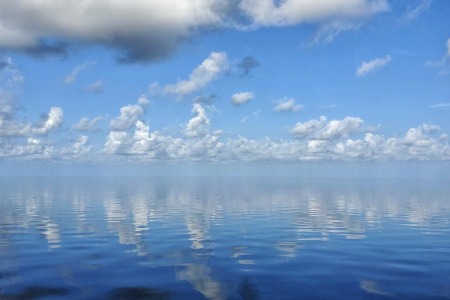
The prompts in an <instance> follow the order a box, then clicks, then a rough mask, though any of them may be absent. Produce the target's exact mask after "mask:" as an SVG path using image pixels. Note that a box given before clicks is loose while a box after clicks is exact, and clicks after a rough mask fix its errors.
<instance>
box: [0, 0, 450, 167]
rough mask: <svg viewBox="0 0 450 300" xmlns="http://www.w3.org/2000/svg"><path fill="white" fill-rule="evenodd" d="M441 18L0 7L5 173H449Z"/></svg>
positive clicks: (363, 2) (225, 9)
mask: <svg viewBox="0 0 450 300" xmlns="http://www.w3.org/2000/svg"><path fill="white" fill-rule="evenodd" d="M449 14H450V3H449V2H448V1H437V0H435V1H432V0H415V1H406V0H405V1H402V0H397V1H393V0H391V1H388V0H378V1H375V0H373V1H369V0H333V1H332V0H317V1H306V0H285V1H276V3H275V2H274V1H272V0H258V1H257V0H234V1H223V0H213V1H211V0H208V1H207V0H191V1H188V0H184V1H183V0H182V1H179V0H177V1H175V0H173V1H172V0H171V1H164V2H161V1H160V2H158V1H151V0H142V1H136V2H130V1H120V0H102V1H100V0H97V1H75V0H73V1H72V0H70V1H69V0H68V1H65V2H64V5H61V1H58V0H49V1H46V2H42V1H37V0H2V2H1V3H0V160H1V161H3V162H8V165H10V163H11V162H23V161H40V162H42V161H44V162H47V161H49V162H60V161H67V162H71V163H74V164H84V163H91V162H103V163H116V162H119V163H122V162H133V163H136V162H138V163H155V162H156V163H165V162H192V161H195V162H197V161H200V162H213V163H216V162H220V163H222V162H225V163H236V162H248V161H252V162H263V163H266V162H301V161H382V162H386V161H387V162H389V161H404V160H412V161H423V160H438V161H439V160H449V159H450V146H449V136H448V134H450V118H449V116H450V19H449V18H448V16H449Z"/></svg>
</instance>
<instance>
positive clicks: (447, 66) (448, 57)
mask: <svg viewBox="0 0 450 300" xmlns="http://www.w3.org/2000/svg"><path fill="white" fill-rule="evenodd" d="M425 65H426V66H427V67H433V68H440V72H439V74H440V75H447V74H449V73H450V38H449V39H448V40H447V52H446V53H445V54H444V56H442V58H441V59H439V60H436V61H428V62H427V63H426V64H425Z"/></svg>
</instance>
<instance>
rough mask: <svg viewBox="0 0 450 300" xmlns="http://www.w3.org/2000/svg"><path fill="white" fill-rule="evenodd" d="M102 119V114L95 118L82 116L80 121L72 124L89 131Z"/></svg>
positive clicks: (77, 128) (75, 127) (76, 127)
mask: <svg viewBox="0 0 450 300" xmlns="http://www.w3.org/2000/svg"><path fill="white" fill-rule="evenodd" d="M101 119H102V116H97V117H95V118H93V119H89V118H86V117H82V118H81V119H80V121H78V122H77V123H75V124H74V125H73V126H72V128H73V129H75V130H78V131H89V130H92V129H93V128H94V127H95V125H97V123H98V122H99V121H100V120H101Z"/></svg>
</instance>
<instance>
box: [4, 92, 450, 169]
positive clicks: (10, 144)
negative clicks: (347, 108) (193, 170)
mask: <svg viewBox="0 0 450 300" xmlns="http://www.w3.org/2000/svg"><path fill="white" fill-rule="evenodd" d="M147 104H148V100H147V99H146V98H145V97H141V98H139V99H138V101H137V103H136V104H130V105H127V106H124V107H122V108H121V109H120V114H119V115H118V116H117V117H116V118H114V119H112V120H111V122H110V131H109V132H108V133H107V135H106V137H105V139H106V142H105V143H104V144H103V146H96V145H94V144H90V143H89V137H88V136H87V135H79V136H78V137H77V139H76V140H74V141H73V143H72V144H71V145H70V146H65V147H57V146H56V145H54V144H52V143H51V142H50V141H48V140H47V139H46V138H45V137H42V135H43V134H44V133H48V132H49V131H51V130H56V129H57V128H58V127H59V126H61V123H62V115H63V112H62V110H61V109H59V108H52V109H51V110H50V112H49V113H48V114H47V116H46V118H45V120H43V121H42V122H41V123H40V125H39V126H34V127H33V126H32V125H28V124H18V123H15V122H13V123H12V124H16V125H15V126H16V127H17V129H16V131H17V135H18V136H17V137H15V138H11V137H9V138H6V139H5V138H4V137H5V136H4V135H3V138H1V139H0V158H6V159H7V158H14V159H24V160H30V159H48V160H77V161H79V160H82V161H92V162H95V161H103V160H107V161H121V160H128V161H129V160H132V161H141V162H158V161H159V162H161V161H177V162H189V161H202V162H243V161H244V162H245V161H266V162H270V161H272V162H277V161H278V162H286V161H290V162H295V161H311V160H313V161H314V160H344V161H353V160H356V161H367V160H368V161H373V160H376V161H377V160H378V161H389V160H400V161H402V160H450V146H449V137H448V135H447V134H445V133H440V132H439V131H440V128H439V126H436V125H431V124H422V125H419V126H417V127H414V128H410V129H408V130H407V132H406V133H405V134H404V135H403V136H400V137H386V136H384V135H382V134H376V133H373V132H372V131H371V130H369V129H368V128H365V127H364V126H363V123H364V122H363V120H362V119H361V118H358V117H345V118H344V119H341V120H330V121H328V120H327V118H326V117H324V116H322V117H320V118H319V119H312V120H309V121H306V122H303V123H301V122H298V123H297V124H295V125H294V126H293V127H292V128H291V133H292V135H293V138H292V139H277V138H265V139H259V140H258V139H249V138H246V137H243V136H237V137H236V138H229V139H223V138H222V134H223V131H222V130H215V129H213V128H211V123H210V117H209V116H208V114H207V112H206V110H205V109H204V107H203V106H202V105H201V104H199V103H194V104H193V105H192V118H191V119H189V120H187V121H186V123H185V125H184V128H182V129H181V130H180V132H179V133H178V134H176V135H167V134H161V133H159V132H158V131H152V130H151V129H150V126H149V125H147V124H146V122H145V120H144V118H143V115H144V113H145V109H146V106H147ZM3 121H4V119H3ZM90 122H91V123H93V124H91V123H90ZM95 122H96V121H94V120H92V121H89V120H88V119H85V120H80V122H79V123H77V124H75V125H74V127H79V128H78V129H79V130H85V131H86V130H88V127H89V126H92V125H94V124H95ZM2 133H4V131H0V135H1V134H2Z"/></svg>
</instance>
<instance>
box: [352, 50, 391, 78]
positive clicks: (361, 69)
mask: <svg viewBox="0 0 450 300" xmlns="http://www.w3.org/2000/svg"><path fill="white" fill-rule="evenodd" d="M391 60H392V57H391V56H390V55H386V56H385V57H381V58H375V59H373V60H370V61H365V62H363V63H361V64H360V65H359V66H358V68H357V69H356V72H355V73H356V76H358V77H360V76H365V75H367V74H369V73H372V72H375V71H376V70H378V69H380V68H382V67H384V66H386V65H387V64H388V63H389V62H390V61H391Z"/></svg>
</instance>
